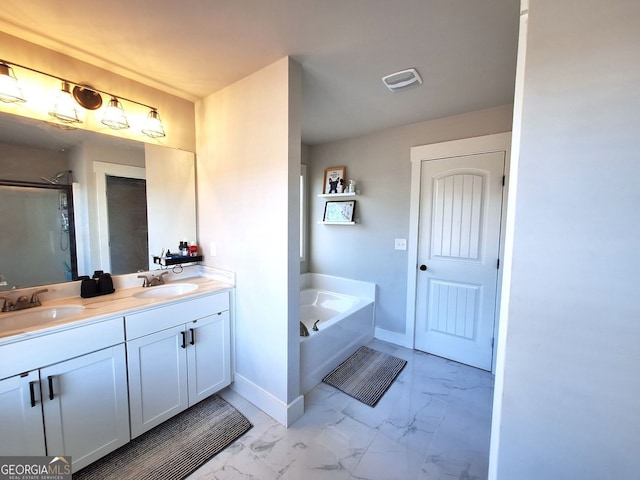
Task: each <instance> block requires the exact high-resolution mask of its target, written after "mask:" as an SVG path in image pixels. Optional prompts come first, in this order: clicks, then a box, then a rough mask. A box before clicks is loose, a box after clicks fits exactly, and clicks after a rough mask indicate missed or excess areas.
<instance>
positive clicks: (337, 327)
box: [300, 273, 376, 394]
mask: <svg viewBox="0 0 640 480" xmlns="http://www.w3.org/2000/svg"><path fill="white" fill-rule="evenodd" d="M375 292H376V286H375V284H373V283H368V282H360V281H357V280H350V279H345V278H339V277H332V276H329V275H319V274H313V273H307V274H304V275H302V279H301V291H300V321H301V322H302V323H304V324H305V326H306V327H307V329H308V331H309V336H308V337H302V336H301V337H300V390H301V393H302V394H306V393H307V392H308V391H309V390H311V389H312V388H313V387H315V386H316V385H318V383H320V382H321V381H322V379H323V378H324V377H325V376H326V375H327V374H328V373H330V372H331V371H332V370H333V369H334V368H336V367H337V366H338V365H340V364H341V363H342V362H343V361H345V360H346V359H347V358H348V357H349V356H350V355H352V354H353V353H354V352H355V351H356V350H357V349H358V348H359V347H360V346H362V345H364V344H366V343H368V342H369V341H370V340H372V339H373V333H374V305H375ZM316 321H318V323H317V328H318V331H314V330H313V325H314V323H316Z"/></svg>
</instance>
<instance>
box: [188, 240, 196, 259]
mask: <svg viewBox="0 0 640 480" xmlns="http://www.w3.org/2000/svg"><path fill="white" fill-rule="evenodd" d="M189 255H190V256H192V257H195V256H196V255H198V246H197V245H196V242H191V245H189Z"/></svg>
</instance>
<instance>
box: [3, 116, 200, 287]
mask: <svg viewBox="0 0 640 480" xmlns="http://www.w3.org/2000/svg"><path fill="white" fill-rule="evenodd" d="M195 199H196V195H195V157H194V154H193V153H192V152H185V151H182V150H177V149H172V148H168V147H162V146H157V145H151V144H145V143H142V142H136V141H133V140H126V139H122V138H117V137H114V136H111V135H105V134H100V133H96V132H89V131H86V130H80V129H63V128H60V126H59V125H54V124H49V123H47V122H43V121H39V120H32V119H28V118H24V117H19V116H15V115H11V114H7V113H0V222H1V224H2V229H1V232H2V233H0V275H1V277H0V290H7V289H11V288H23V287H33V286H38V285H45V284H51V283H59V282H64V281H71V280H75V279H77V277H78V276H79V275H91V274H92V273H93V272H94V271H95V270H103V271H105V272H110V273H112V274H114V275H117V274H126V273H134V272H137V271H140V270H152V269H154V268H159V267H158V266H157V265H155V264H154V263H153V256H154V255H160V254H161V252H162V251H163V249H170V250H172V251H175V250H177V248H178V244H179V243H180V242H181V241H184V240H186V241H188V242H192V241H196V205H195Z"/></svg>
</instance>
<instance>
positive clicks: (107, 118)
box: [102, 97, 129, 130]
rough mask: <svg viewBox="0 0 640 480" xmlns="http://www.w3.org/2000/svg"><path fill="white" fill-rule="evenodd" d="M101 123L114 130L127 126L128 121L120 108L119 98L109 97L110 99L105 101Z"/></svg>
mask: <svg viewBox="0 0 640 480" xmlns="http://www.w3.org/2000/svg"><path fill="white" fill-rule="evenodd" d="M102 123H104V124H105V125H106V126H107V127H109V128H113V129H114V130H122V129H124V128H129V122H128V121H127V116H126V115H125V113H124V108H122V104H121V103H120V100H118V99H117V98H116V97H111V100H109V103H107V106H106V108H105V110H104V116H103V117H102Z"/></svg>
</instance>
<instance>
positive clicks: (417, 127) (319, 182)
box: [308, 94, 512, 346]
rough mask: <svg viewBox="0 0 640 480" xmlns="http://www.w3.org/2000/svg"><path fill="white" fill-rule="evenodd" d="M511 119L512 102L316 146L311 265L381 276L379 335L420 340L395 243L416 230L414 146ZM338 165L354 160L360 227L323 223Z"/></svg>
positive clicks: (403, 260)
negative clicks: (412, 213)
mask: <svg viewBox="0 0 640 480" xmlns="http://www.w3.org/2000/svg"><path fill="white" fill-rule="evenodd" d="M399 95H401V94H399ZM511 120H512V106H511V105H503V106H499V107H494V108H489V109H485V110H480V111H477V112H471V113H465V114H462V115H456V116H453V117H448V118H443V119H439V120H434V121H429V122H422V123H416V124H412V125H407V126H404V127H400V128H393V129H388V130H384V131H381V132H378V133H375V134H371V135H366V136H361V137H356V138H352V139H348V140H342V141H338V142H333V143H325V144H321V145H314V146H312V147H311V149H310V150H311V151H310V161H309V190H310V191H309V194H310V202H309V203H310V218H309V220H310V221H309V227H310V237H311V238H310V258H309V262H308V263H309V265H310V268H309V270H308V271H310V272H314V273H325V274H329V275H336V276H340V277H347V278H352V279H355V280H363V281H367V282H374V283H376V284H377V285H378V299H377V303H376V313H375V318H376V327H377V328H376V336H378V337H379V338H384V339H386V340H389V341H393V342H396V343H399V344H404V345H408V346H409V345H410V346H412V345H413V339H412V338H408V337H407V336H406V332H405V327H406V301H407V292H406V289H407V251H398V250H395V249H394V247H395V246H394V240H395V239H396V238H404V239H407V238H408V235H409V204H410V182H411V163H410V161H409V157H410V151H411V147H412V146H416V145H424V144H430V143H438V142H444V141H449V140H458V139H462V138H468V137H476V136H481V135H488V134H492V133H502V132H507V131H509V130H510V129H511ZM335 166H346V168H347V171H346V175H347V178H348V179H354V180H356V181H357V185H358V189H359V190H360V191H361V195H359V196H357V197H356V215H355V216H356V217H357V218H358V219H359V223H358V224H357V225H356V226H343V225H318V224H317V221H318V220H322V215H323V212H324V204H325V201H326V200H327V199H326V198H318V197H317V194H318V193H321V192H322V186H323V179H324V169H325V168H328V167H335Z"/></svg>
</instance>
